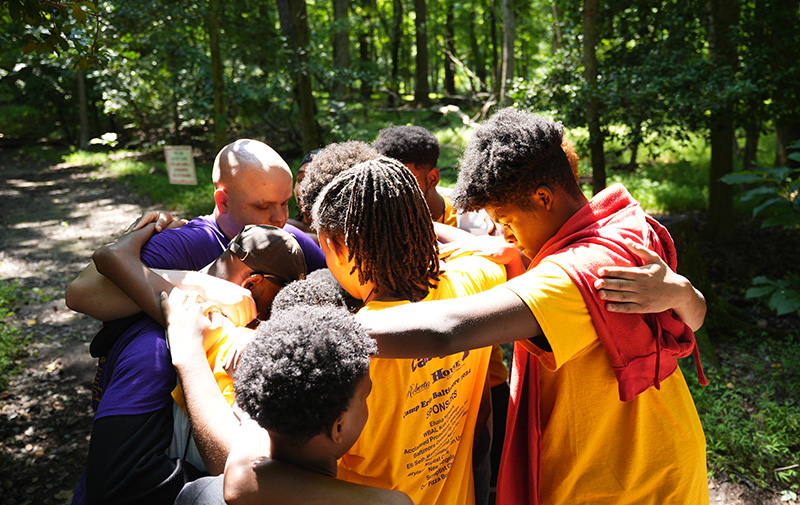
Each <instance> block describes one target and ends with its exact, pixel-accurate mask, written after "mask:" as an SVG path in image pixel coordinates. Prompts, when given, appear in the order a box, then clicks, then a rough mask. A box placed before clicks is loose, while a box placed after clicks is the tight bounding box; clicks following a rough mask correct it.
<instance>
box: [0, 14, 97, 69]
mask: <svg viewBox="0 0 800 505" xmlns="http://www.w3.org/2000/svg"><path fill="white" fill-rule="evenodd" d="M101 20H102V14H101V13H100V12H99V11H98V8H97V5H96V4H95V2H88V1H84V0H58V1H54V0H7V1H6V2H3V3H2V4H0V22H2V24H3V25H9V24H13V25H16V26H15V27H14V28H16V29H12V30H9V32H10V33H9V32H4V33H6V35H5V36H0V41H4V42H6V43H8V44H10V45H13V46H20V47H22V51H23V53H24V54H31V53H36V54H39V55H44V54H50V53H53V54H61V53H62V52H63V53H70V54H72V55H74V56H75V58H76V61H75V64H76V65H77V66H78V68H80V69H82V70H86V69H87V68H89V67H91V66H94V65H97V64H98V63H105V55H104V53H103V52H102V51H101V47H100V43H99V39H100V33H101ZM19 28H22V30H19ZM6 43H4V44H3V45H6Z"/></svg>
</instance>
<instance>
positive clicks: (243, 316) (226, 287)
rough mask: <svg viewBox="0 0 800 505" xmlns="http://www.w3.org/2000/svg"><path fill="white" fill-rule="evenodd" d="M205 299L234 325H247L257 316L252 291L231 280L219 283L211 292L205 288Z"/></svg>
mask: <svg viewBox="0 0 800 505" xmlns="http://www.w3.org/2000/svg"><path fill="white" fill-rule="evenodd" d="M206 298H207V301H209V302H212V303H214V304H215V305H216V306H217V307H218V308H219V310H220V311H221V312H222V313H223V314H225V316H227V317H228V319H230V320H231V321H232V322H233V324H234V326H247V325H248V324H249V323H250V321H252V320H253V319H255V318H256V316H258V310H257V308H256V302H255V301H254V300H253V293H251V292H250V290H249V289H245V288H243V287H242V286H239V285H237V284H234V283H232V282H224V283H219V286H218V288H216V287H215V289H214V291H213V293H211V294H209V293H208V291H207V290H206Z"/></svg>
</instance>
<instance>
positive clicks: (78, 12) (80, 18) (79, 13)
mask: <svg viewBox="0 0 800 505" xmlns="http://www.w3.org/2000/svg"><path fill="white" fill-rule="evenodd" d="M72 17H73V18H75V21H77V22H78V23H81V24H84V23H86V13H85V12H84V11H83V9H81V5H80V4H78V3H76V4H75V5H73V6H72Z"/></svg>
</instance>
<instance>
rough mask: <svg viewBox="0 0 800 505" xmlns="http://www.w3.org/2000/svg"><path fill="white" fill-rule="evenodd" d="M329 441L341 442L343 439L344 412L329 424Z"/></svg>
mask: <svg viewBox="0 0 800 505" xmlns="http://www.w3.org/2000/svg"><path fill="white" fill-rule="evenodd" d="M331 441H333V443H334V444H341V443H342V442H343V441H344V414H342V415H341V416H340V417H339V419H337V420H336V422H334V423H333V426H331Z"/></svg>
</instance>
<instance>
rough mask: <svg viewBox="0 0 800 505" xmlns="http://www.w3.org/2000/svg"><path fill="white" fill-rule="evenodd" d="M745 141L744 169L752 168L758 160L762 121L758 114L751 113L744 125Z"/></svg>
mask: <svg viewBox="0 0 800 505" xmlns="http://www.w3.org/2000/svg"><path fill="white" fill-rule="evenodd" d="M744 131H745V141H744V156H743V157H742V169H743V170H751V169H752V168H753V166H754V165H755V164H756V163H757V162H758V159H757V157H758V138H759V137H760V136H761V122H760V121H759V120H758V116H757V115H751V116H750V119H749V120H748V121H747V123H746V124H745V125H744Z"/></svg>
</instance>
